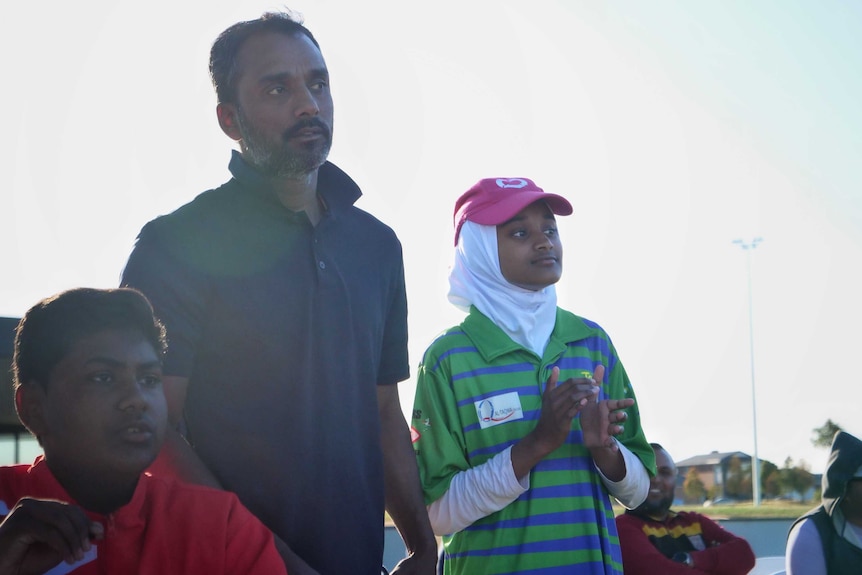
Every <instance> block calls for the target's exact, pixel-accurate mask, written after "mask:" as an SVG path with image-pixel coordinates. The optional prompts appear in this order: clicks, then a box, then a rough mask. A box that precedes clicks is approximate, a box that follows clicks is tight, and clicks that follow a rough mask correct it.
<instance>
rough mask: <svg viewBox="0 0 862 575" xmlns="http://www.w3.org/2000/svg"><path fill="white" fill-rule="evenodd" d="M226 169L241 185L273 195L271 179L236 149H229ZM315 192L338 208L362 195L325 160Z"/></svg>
mask: <svg viewBox="0 0 862 575" xmlns="http://www.w3.org/2000/svg"><path fill="white" fill-rule="evenodd" d="M228 169H229V170H230V173H231V175H232V176H233V177H234V179H236V180H237V181H238V182H240V183H241V184H242V185H243V186H245V187H248V188H250V189H252V190H254V191H256V192H258V193H263V194H265V195H267V196H269V197H274V192H275V190H274V189H273V183H272V180H271V179H270V178H268V177H267V176H265V175H264V174H261V173H260V172H259V171H258V170H256V169H255V168H254V167H253V166H252V165H251V164H249V163H248V162H246V161H245V160H244V159H243V157H242V154H240V153H239V152H238V151H237V150H232V151H231V158H230V163H229V164H228ZM317 194H318V195H319V196H321V197H322V198H323V200H324V202H325V203H326V205H327V206H328V207H329V208H335V209H338V208H340V207H349V206H352V205H353V204H354V203H356V200H358V199H359V198H360V197H361V196H362V191H361V190H360V189H359V186H358V185H356V182H354V181H353V179H352V178H351V177H350V176H348V175H347V174H346V173H344V172H343V171H342V170H341V169H340V168H339V167H338V166H336V165H335V164H333V163H332V162H329V161H327V162H324V164H323V165H322V166H320V169H319V170H318V173H317Z"/></svg>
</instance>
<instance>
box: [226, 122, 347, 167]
mask: <svg viewBox="0 0 862 575" xmlns="http://www.w3.org/2000/svg"><path fill="white" fill-rule="evenodd" d="M237 126H238V127H239V131H240V134H241V135H242V142H241V147H242V151H243V158H245V159H246V160H248V162H249V163H250V164H252V165H253V166H254V167H255V168H257V169H258V171H260V172H262V173H263V174H265V175H267V176H269V177H274V178H297V177H302V176H305V175H307V174H310V173H311V172H313V171H314V170H316V169H317V168H319V167H320V166H322V165H323V163H324V162H325V161H326V158H327V156H329V149H330V148H331V147H332V132H331V130H330V128H329V126H327V125H326V123H324V122H323V120H321V119H320V118H317V117H311V118H304V119H302V120H299V121H298V122H297V123H296V124H294V125H293V126H291V127H290V128H288V129H287V130H285V132H284V133H283V134H282V135H281V141H280V142H278V143H276V144H271V143H270V142H267V141H266V138H264V136H263V135H262V134H261V133H260V132H259V131H257V130H256V129H255V128H253V127H252V125H251V123H250V122H248V121H247V120H246V118H245V116H244V114H243V113H242V110H241V109H238V110H237ZM306 128H317V129H319V130H320V131H321V132H322V135H323V139H322V140H320V141H314V142H309V143H306V144H304V145H302V146H300V147H299V149H294V148H291V147H290V139H291V138H292V137H293V136H295V135H296V134H297V133H298V132H299V131H301V130H303V129H306Z"/></svg>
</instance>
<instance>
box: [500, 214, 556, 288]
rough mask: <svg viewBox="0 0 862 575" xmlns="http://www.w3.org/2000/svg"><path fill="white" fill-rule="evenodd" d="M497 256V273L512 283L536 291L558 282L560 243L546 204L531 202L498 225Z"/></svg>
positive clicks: (554, 223) (552, 217)
mask: <svg viewBox="0 0 862 575" xmlns="http://www.w3.org/2000/svg"><path fill="white" fill-rule="evenodd" d="M497 253H498V255H499V258H500V271H501V272H503V277H504V278H506V280H507V281H508V282H509V283H511V284H514V285H516V286H519V287H522V288H524V289H528V290H533V291H538V290H540V289H544V288H546V287H548V286H549V285H552V284H555V283H557V282H558V281H559V280H560V276H561V275H562V273H563V244H562V242H560V237H559V235H558V234H557V221H556V220H555V219H554V214H553V212H551V210H550V209H548V206H547V205H546V204H545V202H543V201H538V202H533V203H532V204H530V205H529V206H527V207H526V208H524V209H523V210H521V211H520V212H518V214H517V215H516V216H515V217H514V218H512V219H511V220H509V221H507V222H504V223H502V224H500V225H498V226H497Z"/></svg>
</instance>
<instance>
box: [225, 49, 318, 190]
mask: <svg viewBox="0 0 862 575" xmlns="http://www.w3.org/2000/svg"><path fill="white" fill-rule="evenodd" d="M233 106H234V111H235V118H236V126H237V129H238V130H239V136H240V138H241V139H240V148H241V150H242V155H243V157H244V158H245V159H246V161H248V162H249V163H250V164H252V165H253V166H255V167H256V168H257V169H258V170H260V171H261V172H263V173H264V174H266V175H268V176H272V177H286V178H296V177H301V176H305V175H307V174H309V173H311V172H313V171H314V170H316V169H317V168H319V167H320V166H321V165H322V164H323V162H325V161H326V157H327V156H328V155H329V149H330V147H331V146H332V126H333V107H332V95H331V93H330V91H329V72H328V71H327V68H326V63H325V62H324V61H323V56H322V55H321V53H320V51H319V50H318V49H317V47H316V46H315V45H314V44H313V43H312V42H311V40H310V39H309V38H308V37H306V36H304V35H301V34H300V35H293V36H287V35H285V34H280V33H265V34H258V35H256V36H252V37H251V38H249V39H248V40H246V42H245V44H243V46H242V48H241V49H240V51H239V54H238V57H237V80H236V103H235V104H233Z"/></svg>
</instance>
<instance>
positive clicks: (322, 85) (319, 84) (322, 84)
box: [311, 80, 329, 91]
mask: <svg viewBox="0 0 862 575" xmlns="http://www.w3.org/2000/svg"><path fill="white" fill-rule="evenodd" d="M327 86H329V82H326V81H324V80H320V81H319V82H315V83H313V84H312V85H311V88H312V90H318V91H320V90H324V89H326V87H327Z"/></svg>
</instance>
